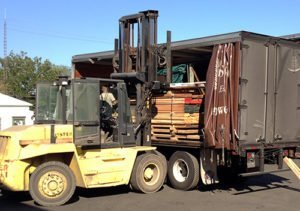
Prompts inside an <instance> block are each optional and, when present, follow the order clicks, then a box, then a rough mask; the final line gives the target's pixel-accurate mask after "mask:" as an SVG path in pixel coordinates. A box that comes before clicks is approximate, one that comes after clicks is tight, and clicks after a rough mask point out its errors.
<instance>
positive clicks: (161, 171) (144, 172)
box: [130, 153, 167, 193]
mask: <svg viewBox="0 0 300 211" xmlns="http://www.w3.org/2000/svg"><path fill="white" fill-rule="evenodd" d="M166 174H167V171H166V159H165V157H164V156H161V155H156V154H152V153H145V154H142V155H139V156H138V157H137V159H136V161H135V164H134V167H133V170H132V174H131V178H130V184H131V187H132V189H133V190H135V191H137V192H142V193H154V192H157V191H159V190H160V189H161V187H162V186H163V184H164V181H165V178H166Z"/></svg>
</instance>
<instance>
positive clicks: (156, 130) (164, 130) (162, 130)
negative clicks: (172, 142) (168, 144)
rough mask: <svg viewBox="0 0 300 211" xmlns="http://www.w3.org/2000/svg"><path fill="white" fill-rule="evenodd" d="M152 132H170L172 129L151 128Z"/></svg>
mask: <svg viewBox="0 0 300 211" xmlns="http://www.w3.org/2000/svg"><path fill="white" fill-rule="evenodd" d="M151 132H153V133H170V132H171V130H170V129H151Z"/></svg>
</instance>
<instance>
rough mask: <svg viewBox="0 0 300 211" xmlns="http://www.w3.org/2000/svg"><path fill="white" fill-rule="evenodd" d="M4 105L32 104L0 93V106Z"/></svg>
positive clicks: (20, 105)
mask: <svg viewBox="0 0 300 211" xmlns="http://www.w3.org/2000/svg"><path fill="white" fill-rule="evenodd" d="M6 106H12V107H27V106H32V104H31V103H28V102H26V101H23V100H19V99H17V98H14V97H11V96H8V95H5V94H2V93H0V107H6Z"/></svg>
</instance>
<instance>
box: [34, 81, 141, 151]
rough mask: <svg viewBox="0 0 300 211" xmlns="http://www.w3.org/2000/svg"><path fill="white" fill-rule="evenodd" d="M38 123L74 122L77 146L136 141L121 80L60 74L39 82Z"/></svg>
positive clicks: (109, 146)
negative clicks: (49, 79)
mask: <svg viewBox="0 0 300 211" xmlns="http://www.w3.org/2000/svg"><path fill="white" fill-rule="evenodd" d="M35 123H36V124H51V125H54V127H55V126H58V125H59V124H72V125H73V138H74V143H75V145H77V146H83V147H101V148H112V147H123V146H134V145H136V142H135V138H134V129H133V124H132V121H131V113H130V105H129V99H128V94H127V89H126V84H125V83H124V82H123V81H121V80H110V79H72V80H68V79H67V78H60V79H59V80H58V81H56V82H54V83H40V84H38V85H37V98H36V119H35Z"/></svg>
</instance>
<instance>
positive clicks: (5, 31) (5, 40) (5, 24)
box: [3, 9, 7, 59]
mask: <svg viewBox="0 0 300 211" xmlns="http://www.w3.org/2000/svg"><path fill="white" fill-rule="evenodd" d="M3 51H4V52H3V57H4V59H5V58H6V57H7V23H6V9H5V10H4V38H3Z"/></svg>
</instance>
